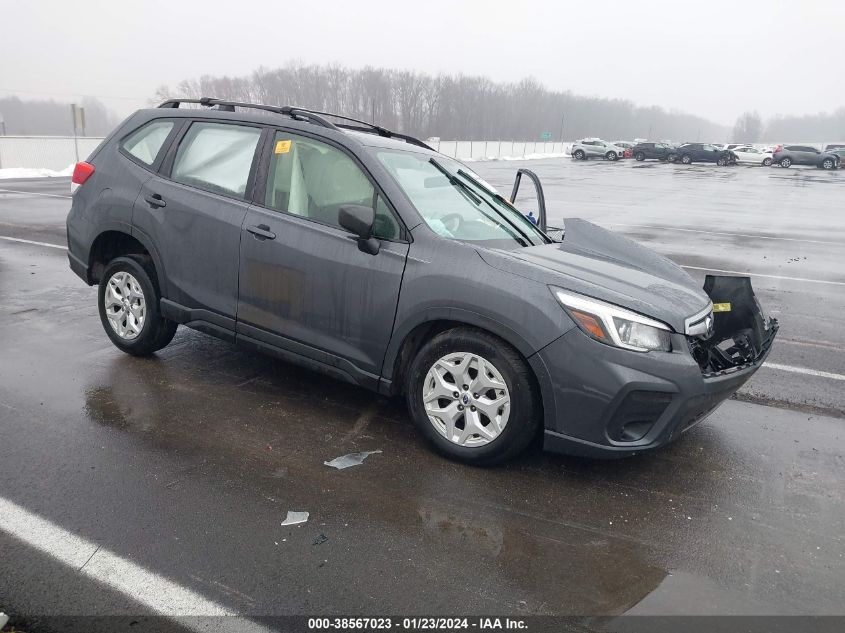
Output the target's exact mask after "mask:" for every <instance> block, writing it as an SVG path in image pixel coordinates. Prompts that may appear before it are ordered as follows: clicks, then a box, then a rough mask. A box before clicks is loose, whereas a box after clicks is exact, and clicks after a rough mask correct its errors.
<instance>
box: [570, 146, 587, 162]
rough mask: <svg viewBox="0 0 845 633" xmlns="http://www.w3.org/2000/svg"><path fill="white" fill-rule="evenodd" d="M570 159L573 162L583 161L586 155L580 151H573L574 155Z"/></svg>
mask: <svg viewBox="0 0 845 633" xmlns="http://www.w3.org/2000/svg"><path fill="white" fill-rule="evenodd" d="M572 157H573V158H574V159H575V160H584V159H585V158H587V155H586V154H585V153H584V150H582V149H576V150H575V153H574V154H572Z"/></svg>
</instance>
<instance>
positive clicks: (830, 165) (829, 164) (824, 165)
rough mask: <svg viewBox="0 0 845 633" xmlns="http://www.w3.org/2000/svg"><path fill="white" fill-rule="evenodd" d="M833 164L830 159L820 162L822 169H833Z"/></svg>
mask: <svg viewBox="0 0 845 633" xmlns="http://www.w3.org/2000/svg"><path fill="white" fill-rule="evenodd" d="M834 165H835V163H834V162H833V159H832V158H825V159H824V160H823V161H822V169H833V166H834Z"/></svg>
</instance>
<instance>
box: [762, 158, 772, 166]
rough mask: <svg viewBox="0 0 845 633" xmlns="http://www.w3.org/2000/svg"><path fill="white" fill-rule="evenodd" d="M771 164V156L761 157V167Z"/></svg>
mask: <svg viewBox="0 0 845 633" xmlns="http://www.w3.org/2000/svg"><path fill="white" fill-rule="evenodd" d="M771 166H772V159H771V158H764V159H763V167H771Z"/></svg>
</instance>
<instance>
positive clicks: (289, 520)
mask: <svg viewBox="0 0 845 633" xmlns="http://www.w3.org/2000/svg"><path fill="white" fill-rule="evenodd" d="M307 520H308V513H307V512H295V511H293V510H288V515H287V517H286V518H285V520H284V521H282V525H297V524H299V523H305V522H306V521H307Z"/></svg>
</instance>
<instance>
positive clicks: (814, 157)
mask: <svg viewBox="0 0 845 633" xmlns="http://www.w3.org/2000/svg"><path fill="white" fill-rule="evenodd" d="M772 160H774V162H776V163H777V164H778V165H780V166H781V167H791V166H792V165H812V166H813V167H820V168H822V169H836V168H838V167H839V161H840V160H841V157H840V156H838V155H837V154H834V153H832V152H821V151H819V150H817V149H816V148H815V147H810V146H809V145H778V146H777V147H776V148H775V151H774V153H773V154H772Z"/></svg>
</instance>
